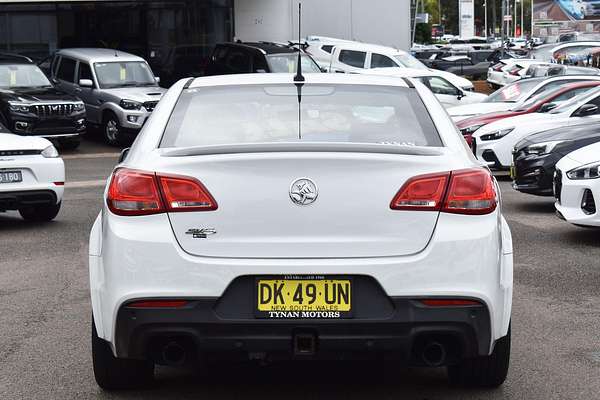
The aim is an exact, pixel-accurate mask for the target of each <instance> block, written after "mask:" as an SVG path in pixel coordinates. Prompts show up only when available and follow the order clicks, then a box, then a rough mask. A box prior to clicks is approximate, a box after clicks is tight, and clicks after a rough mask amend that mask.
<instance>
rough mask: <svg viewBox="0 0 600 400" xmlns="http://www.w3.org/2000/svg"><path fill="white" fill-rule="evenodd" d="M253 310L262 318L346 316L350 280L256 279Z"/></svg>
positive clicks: (350, 289)
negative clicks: (254, 308)
mask: <svg viewBox="0 0 600 400" xmlns="http://www.w3.org/2000/svg"><path fill="white" fill-rule="evenodd" d="M256 296H257V299H256V300H257V302H256V304H257V308H256V309H257V313H256V316H258V317H263V318H347V317H349V316H350V312H351V311H352V281H351V280H350V279H302V278H300V279H257V281H256Z"/></svg>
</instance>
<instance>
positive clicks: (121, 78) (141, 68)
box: [94, 61, 156, 89]
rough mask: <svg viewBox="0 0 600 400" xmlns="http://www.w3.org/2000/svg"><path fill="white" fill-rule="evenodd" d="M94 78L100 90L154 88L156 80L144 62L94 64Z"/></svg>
mask: <svg viewBox="0 0 600 400" xmlns="http://www.w3.org/2000/svg"><path fill="white" fill-rule="evenodd" d="M94 68H95V70H96V77H97V78H98V83H99V84H100V87H101V88H104V89H109V88H117V87H127V86H154V85H156V80H155V79H154V74H153V73H152V71H151V70H150V67H149V66H148V64H146V63H145V62H141V61H128V62H105V63H95V64H94Z"/></svg>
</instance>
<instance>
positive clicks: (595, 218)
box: [554, 143, 600, 226]
mask: <svg viewBox="0 0 600 400" xmlns="http://www.w3.org/2000/svg"><path fill="white" fill-rule="evenodd" d="M554 196H555V197H556V204H555V206H556V210H557V211H558V215H559V216H560V217H561V218H563V219H565V220H566V221H568V222H570V223H572V224H575V225H582V226H600V215H599V214H598V209H597V206H596V202H597V201H598V199H600V143H594V144H591V145H589V146H586V147H582V148H581V149H578V150H575V151H574V152H572V153H569V154H567V155H566V156H565V157H563V158H562V159H561V160H560V161H559V162H558V163H557V164H556V172H555V175H554Z"/></svg>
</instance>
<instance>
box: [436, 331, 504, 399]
mask: <svg viewBox="0 0 600 400" xmlns="http://www.w3.org/2000/svg"><path fill="white" fill-rule="evenodd" d="M509 361H510V326H509V328H508V333H507V334H506V336H504V337H503V338H501V339H500V340H498V341H497V342H496V346H494V352H493V353H492V354H491V355H489V356H484V357H476V358H469V359H466V360H462V361H461V362H460V364H458V365H452V366H449V367H448V379H449V380H450V382H451V383H453V384H455V385H460V386H471V387H488V388H495V387H498V386H500V385H502V384H503V383H504V381H505V380H506V375H507V374H508V365H509Z"/></svg>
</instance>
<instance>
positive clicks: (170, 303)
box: [127, 300, 188, 308]
mask: <svg viewBox="0 0 600 400" xmlns="http://www.w3.org/2000/svg"><path fill="white" fill-rule="evenodd" d="M187 303H188V302H187V301H186V300H140V301H134V302H133V303H129V304H127V308H181V307H184V306H185V305H187Z"/></svg>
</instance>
